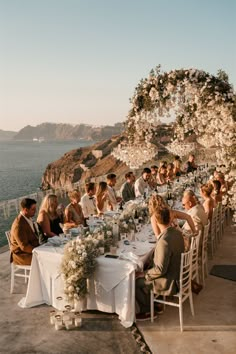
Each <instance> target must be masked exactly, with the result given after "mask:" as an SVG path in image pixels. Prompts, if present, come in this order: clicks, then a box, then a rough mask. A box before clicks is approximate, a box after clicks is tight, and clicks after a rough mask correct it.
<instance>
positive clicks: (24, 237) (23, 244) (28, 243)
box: [10, 214, 39, 265]
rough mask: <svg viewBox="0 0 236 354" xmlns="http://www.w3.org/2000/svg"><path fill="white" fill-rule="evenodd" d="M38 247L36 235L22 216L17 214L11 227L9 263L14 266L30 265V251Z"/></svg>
mask: <svg viewBox="0 0 236 354" xmlns="http://www.w3.org/2000/svg"><path fill="white" fill-rule="evenodd" d="M37 246H39V241H38V238H37V236H36V234H35V233H34V232H33V230H32V229H31V227H30V225H29V223H28V222H27V220H25V218H24V216H22V215H21V214H19V215H18V216H17V217H16V219H15V220H14V222H13V224H12V227H11V247H10V250H11V261H13V263H15V264H21V265H30V264H31V259H32V250H33V249H34V248H35V247H37Z"/></svg>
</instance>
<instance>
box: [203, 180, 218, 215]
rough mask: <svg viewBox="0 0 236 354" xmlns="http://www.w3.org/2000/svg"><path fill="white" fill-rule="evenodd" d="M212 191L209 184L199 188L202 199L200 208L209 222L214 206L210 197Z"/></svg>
mask: <svg viewBox="0 0 236 354" xmlns="http://www.w3.org/2000/svg"><path fill="white" fill-rule="evenodd" d="M212 191H213V187H212V185H211V184H203V185H202V186H201V188H200V194H201V197H202V198H203V199H204V202H203V204H202V206H203V208H204V210H205V212H206V214H207V217H208V219H209V220H211V219H212V213H213V209H214V208H215V206H216V203H215V201H214V199H213V198H212V197H211V194H212Z"/></svg>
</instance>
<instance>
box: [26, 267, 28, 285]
mask: <svg viewBox="0 0 236 354" xmlns="http://www.w3.org/2000/svg"><path fill="white" fill-rule="evenodd" d="M27 280H28V278H27V270H26V269H25V283H27Z"/></svg>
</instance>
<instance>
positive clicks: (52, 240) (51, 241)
mask: <svg viewBox="0 0 236 354" xmlns="http://www.w3.org/2000/svg"><path fill="white" fill-rule="evenodd" d="M47 243H49V244H51V245H52V246H60V245H61V239H60V237H59V236H53V237H49V238H48V242H47Z"/></svg>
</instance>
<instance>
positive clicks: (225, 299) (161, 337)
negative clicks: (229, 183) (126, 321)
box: [138, 227, 236, 354]
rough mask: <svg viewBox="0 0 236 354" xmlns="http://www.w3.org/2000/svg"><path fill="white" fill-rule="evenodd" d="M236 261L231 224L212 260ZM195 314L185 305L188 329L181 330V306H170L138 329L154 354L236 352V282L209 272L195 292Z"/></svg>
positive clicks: (232, 353) (222, 261) (235, 247)
mask: <svg viewBox="0 0 236 354" xmlns="http://www.w3.org/2000/svg"><path fill="white" fill-rule="evenodd" d="M214 264H236V234H233V233H232V229H231V228H230V227H227V228H226V230H225V233H224V237H223V240H222V241H221V243H220V244H219V246H218V249H217V251H216V254H215V256H214V258H213V260H211V261H210V262H209V271H210V269H211V267H212V265H214ZM194 309H195V316H194V317H192V316H191V312H190V307H189V304H188V301H186V303H185V304H184V309H183V312H184V332H183V333H181V332H180V329H179V315H178V309H177V308H174V307H171V306H167V307H166V310H165V312H164V313H163V314H162V315H159V317H158V318H157V319H156V320H155V321H154V323H151V322H149V321H148V322H139V323H138V328H139V329H140V331H141V332H142V334H143V336H144V338H145V340H146V342H147V343H148V345H149V346H150V348H151V350H152V352H153V353H154V354H205V353H206V354H218V353H219V354H235V353H236V282H233V281H230V280H226V279H223V278H218V277H215V276H212V275H209V276H208V278H207V279H206V286H205V288H204V289H203V290H202V292H200V294H199V295H194Z"/></svg>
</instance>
